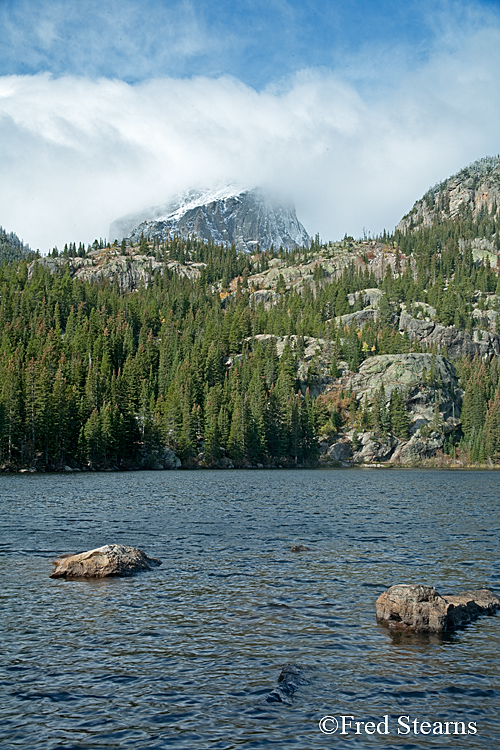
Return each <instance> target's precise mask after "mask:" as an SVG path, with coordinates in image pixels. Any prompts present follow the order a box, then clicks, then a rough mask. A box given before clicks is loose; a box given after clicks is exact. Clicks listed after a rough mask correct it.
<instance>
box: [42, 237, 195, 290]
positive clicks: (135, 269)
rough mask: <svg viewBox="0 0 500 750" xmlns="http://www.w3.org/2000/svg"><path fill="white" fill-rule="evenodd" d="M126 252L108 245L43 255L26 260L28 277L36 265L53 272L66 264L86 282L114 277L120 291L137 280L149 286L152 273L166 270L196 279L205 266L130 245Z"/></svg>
mask: <svg viewBox="0 0 500 750" xmlns="http://www.w3.org/2000/svg"><path fill="white" fill-rule="evenodd" d="M127 252H128V254H127V255H123V254H122V253H121V250H120V248H116V247H112V248H105V249H96V250H91V251H90V252H89V253H87V256H86V257H85V258H64V257H61V256H59V257H58V258H52V257H50V256H48V255H46V256H44V257H43V258H37V259H36V260H35V261H33V262H32V263H30V265H29V267H28V278H31V276H32V275H33V273H34V272H35V268H36V266H37V265H42V266H45V267H46V268H48V269H49V271H50V273H52V274H53V273H55V272H56V271H57V270H59V269H61V268H64V266H65V265H66V264H67V265H68V269H69V272H70V274H71V276H72V277H75V278H77V279H82V281H90V282H95V281H97V282H101V281H105V280H109V281H111V282H114V281H116V282H117V284H118V286H119V287H120V290H121V291H122V292H132V291H134V290H136V289H138V288H139V287H140V286H141V284H142V285H144V286H145V287H147V286H149V285H150V284H151V283H152V280H153V278H154V275H155V274H159V275H162V274H163V273H164V272H165V271H166V270H168V271H173V272H175V273H177V274H179V276H184V277H187V278H189V279H196V278H198V276H199V275H200V273H201V270H202V269H203V268H204V267H205V264H204V263H191V262H190V261H186V263H183V264H182V263H179V262H178V261H175V260H170V261H166V262H163V261H161V262H160V261H158V260H156V259H155V258H153V257H151V256H149V255H141V254H140V253H139V252H136V251H135V250H133V249H132V248H128V251H127Z"/></svg>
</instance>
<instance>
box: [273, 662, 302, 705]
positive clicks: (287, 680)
mask: <svg viewBox="0 0 500 750" xmlns="http://www.w3.org/2000/svg"><path fill="white" fill-rule="evenodd" d="M304 669H305V668H304V667H301V666H300V664H285V666H284V667H283V669H282V670H281V672H280V675H279V677H278V685H277V686H276V687H275V688H274V690H271V692H270V693H268V694H267V696H266V703H291V702H292V701H291V698H292V696H293V694H294V693H295V692H296V690H298V689H299V687H300V686H301V685H307V684H308V681H307V679H306V678H305V676H304Z"/></svg>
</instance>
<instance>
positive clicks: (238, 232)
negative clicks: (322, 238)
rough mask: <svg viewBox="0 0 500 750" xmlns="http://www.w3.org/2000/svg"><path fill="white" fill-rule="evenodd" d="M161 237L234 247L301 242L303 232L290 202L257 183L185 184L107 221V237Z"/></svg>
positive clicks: (293, 245)
mask: <svg viewBox="0 0 500 750" xmlns="http://www.w3.org/2000/svg"><path fill="white" fill-rule="evenodd" d="M142 235H144V237H146V238H149V239H158V240H160V241H162V242H164V241H165V240H167V239H169V238H171V237H174V236H176V235H177V236H181V237H197V238H199V239H201V240H205V241H207V242H215V243H223V244H225V245H231V244H234V245H235V247H236V249H237V250H238V251H240V252H253V251H255V250H256V249H257V245H258V246H259V247H260V249H261V250H268V249H269V248H270V247H271V246H274V247H275V248H279V247H280V246H281V247H283V248H286V249H293V248H296V247H301V246H303V245H307V244H308V243H309V242H310V238H309V235H308V234H307V232H306V230H305V229H304V227H303V226H302V224H301V223H300V222H299V220H298V219H297V216H296V214H295V208H294V206H292V205H285V206H284V205H280V204H277V203H276V202H274V201H272V200H271V199H270V198H269V197H268V196H266V195H265V194H264V192H263V191H261V190H260V189H253V190H241V189H239V188H237V187H235V186H234V185H229V186H222V187H219V188H216V189H212V190H201V191H195V190H191V191H189V192H187V193H185V194H184V195H182V196H180V197H178V198H175V199H174V200H172V201H171V202H170V203H168V204H166V205H165V206H158V207H155V208H151V209H148V210H147V211H145V212H143V213H140V214H135V215H130V216H126V217H123V218H122V219H118V220H117V221H115V222H113V224H111V227H110V230H109V236H110V240H111V241H113V240H115V239H118V240H121V239H122V238H124V237H125V238H126V239H127V240H128V241H131V242H138V241H139V240H140V238H141V236H142Z"/></svg>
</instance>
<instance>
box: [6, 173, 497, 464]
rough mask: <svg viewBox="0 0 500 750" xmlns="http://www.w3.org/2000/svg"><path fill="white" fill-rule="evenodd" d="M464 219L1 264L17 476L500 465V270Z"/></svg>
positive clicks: (68, 253) (10, 448)
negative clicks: (386, 230)
mask: <svg viewBox="0 0 500 750" xmlns="http://www.w3.org/2000/svg"><path fill="white" fill-rule="evenodd" d="M467 179H469V178H467ZM443 189H444V188H443ZM495 215H496V214H495V211H494V205H493V204H492V208H491V209H490V213H489V217H490V219H492V220H493V221H496V219H495ZM462 221H463V218H462V217H458V216H457V218H455V219H453V218H452V217H450V216H449V217H448V218H447V219H446V220H444V219H440V220H439V221H437V223H436V224H435V225H433V224H429V226H426V227H424V226H420V227H416V226H415V227H410V226H409V225H408V226H407V227H406V229H404V231H403V230H402V229H401V226H402V225H401V226H400V228H399V229H397V230H396V232H395V234H394V235H392V236H387V235H386V234H384V236H383V237H381V238H378V239H375V240H364V241H355V240H354V239H353V238H351V237H345V238H344V240H343V241H341V242H329V243H321V242H320V241H319V239H318V238H316V239H315V240H314V241H312V242H310V243H308V244H307V246H305V247H301V248H296V247H294V248H293V249H291V250H289V251H284V250H281V251H278V250H277V249H272V250H269V251H266V252H263V251H260V252H258V253H257V252H256V253H238V252H237V251H236V249H235V247H234V246H230V247H227V246H226V245H225V244H224V243H216V242H213V241H211V242H203V241H201V240H199V239H196V238H189V239H184V238H182V237H180V236H175V237H173V238H169V239H167V240H165V241H164V242H160V241H159V240H158V239H156V240H154V241H148V240H147V239H145V237H144V236H142V237H141V238H140V241H139V242H138V243H133V242H127V241H125V240H123V241H122V242H121V244H119V243H118V242H116V243H114V244H113V245H106V244H105V243H103V242H101V243H97V242H96V243H94V245H93V246H89V247H87V248H84V247H83V246H81V245H80V246H79V247H78V248H77V246H76V245H75V244H72V243H70V245H69V246H67V247H66V248H65V250H64V252H63V253H62V255H59V254H58V253H57V252H56V251H54V253H53V254H52V255H51V256H50V257H47V258H36V259H34V260H33V261H31V262H26V261H25V260H22V261H19V262H17V263H10V264H7V265H5V266H3V267H0V287H1V288H0V295H1V297H0V299H1V305H0V326H1V329H2V331H3V336H2V339H1V343H0V382H1V391H0V465H1V466H2V467H3V468H4V469H5V470H12V469H20V468H21V469H23V470H25V469H26V470H32V471H35V470H36V471H43V470H60V469H65V470H67V471H70V470H89V469H103V468H111V469H127V468H157V469H160V468H175V467H178V466H181V465H182V466H183V467H196V466H206V467H220V468H224V467H225V468H228V467H231V466H242V467H250V466H253V467H258V466H270V467H273V466H314V465H318V463H321V464H326V465H342V464H344V465H351V464H360V463H361V464H369V465H370V464H378V463H387V462H389V463H390V464H392V465H429V464H430V465H443V466H455V465H456V466H469V465H483V464H487V465H496V464H500V387H499V383H500V367H499V361H500V360H499V354H500V337H499V330H500V324H499V317H500V281H499V275H498V265H497V263H496V262H492V260H491V259H492V258H495V259H496V257H497V255H496V251H495V249H493V250H491V251H488V255H487V256H484V257H482V256H480V255H476V254H475V253H474V252H473V250H472V247H471V245H472V243H473V242H474V241H475V240H477V239H479V238H478V237H473V236H469V237H467V238H466V239H465V240H464V241H463V242H462V241H461V234H460V233H461V232H462V230H463V224H461V223H460V222H462ZM474 221H475V219H474ZM470 226H472V227H474V226H475V225H474V224H472V225H469V229H470ZM426 233H427V234H426ZM494 234H495V233H494Z"/></svg>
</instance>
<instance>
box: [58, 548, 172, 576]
mask: <svg viewBox="0 0 500 750" xmlns="http://www.w3.org/2000/svg"><path fill="white" fill-rule="evenodd" d="M54 565H55V568H54V571H53V573H52V574H51V576H50V577H51V578H106V577H107V576H130V575H133V574H134V573H137V572H138V571H140V570H151V568H153V567H155V566H157V565H161V560H158V559H157V558H156V557H148V556H147V555H146V554H145V553H144V552H143V551H142V550H140V549H136V548H135V547H126V546H124V545H123V544H106V545H105V546H104V547H98V548H97V549H91V550H89V551H88V552H81V553H80V554H78V555H64V556H63V557H61V558H59V559H58V560H54Z"/></svg>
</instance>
